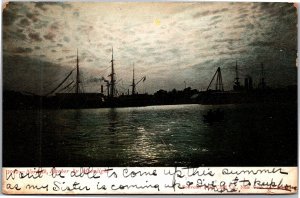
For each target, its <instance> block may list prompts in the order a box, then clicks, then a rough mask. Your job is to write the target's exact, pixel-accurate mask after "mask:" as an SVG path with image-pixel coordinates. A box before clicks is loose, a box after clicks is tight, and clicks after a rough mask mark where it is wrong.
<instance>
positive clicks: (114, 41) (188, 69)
mask: <svg viewBox="0 0 300 198" xmlns="http://www.w3.org/2000/svg"><path fill="white" fill-rule="evenodd" d="M296 25H297V10H296V8H295V7H294V6H293V4H288V3H208V2H206V3H195V2H193V3H133V2H131V3H108V2H106V3H99V2H93V3H79V2H76V3H75V2H72V3H70V2H69V3H42V2H37V3H35V2H26V3H24V2H14V3H9V4H8V5H7V7H6V8H5V10H4V12H3V79H4V81H3V84H4V89H10V90H17V91H28V92H34V93H37V94H45V93H47V92H49V91H51V89H53V88H54V87H55V86H57V85H58V84H59V82H60V81H61V80H62V79H63V78H64V77H65V76H66V75H67V74H68V72H69V71H71V69H72V68H74V67H75V65H76V49H77V48H78V50H79V59H80V69H81V71H82V72H81V74H82V76H81V78H82V81H83V84H84V87H85V91H86V92H94V91H99V90H100V84H101V83H103V82H100V79H101V77H102V76H104V77H107V75H108V74H109V70H108V69H107V68H108V66H109V65H110V59H111V47H112V46H113V48H114V58H115V60H116V62H115V63H116V65H115V69H116V74H117V81H118V84H119V85H118V86H119V87H118V90H119V92H120V93H121V92H127V91H126V90H127V89H128V88H129V84H130V83H131V78H132V77H131V76H132V73H131V72H132V64H133V63H134V64H135V69H136V80H138V79H140V78H142V77H143V76H146V77H147V80H146V81H145V82H144V83H140V85H139V86H138V88H137V90H138V91H139V92H144V91H145V90H146V91H147V92H148V93H153V92H155V91H157V90H159V89H165V90H171V89H173V88H176V89H183V88H184V81H186V83H187V86H191V87H192V88H195V89H199V90H200V89H205V88H206V87H207V85H208V84H209V81H210V79H211V78H212V76H213V74H214V72H215V70H216V69H217V67H221V70H222V75H223V81H224V85H225V89H227V90H228V89H231V88H232V82H233V79H234V75H235V73H234V67H235V61H236V60H237V61H238V64H239V69H240V76H241V78H243V77H245V76H247V75H250V76H252V78H253V79H254V83H256V84H257V83H258V78H259V74H260V63H261V62H263V63H264V65H265V69H266V79H267V83H268V84H269V85H270V86H273V87H275V86H286V85H291V84H296V79H297V74H296V73H297V71H296V58H297V26H296ZM73 78H75V77H73Z"/></svg>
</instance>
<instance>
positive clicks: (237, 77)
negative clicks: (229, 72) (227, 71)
mask: <svg viewBox="0 0 300 198" xmlns="http://www.w3.org/2000/svg"><path fill="white" fill-rule="evenodd" d="M239 80H240V78H239V70H238V64H237V61H236V62H235V80H234V85H233V90H240V89H241V84H240V81H239Z"/></svg>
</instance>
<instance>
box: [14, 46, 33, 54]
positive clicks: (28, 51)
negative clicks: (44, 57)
mask: <svg viewBox="0 0 300 198" xmlns="http://www.w3.org/2000/svg"><path fill="white" fill-rule="evenodd" d="M32 51H33V50H32V49H31V48H29V47H26V48H24V47H18V48H16V49H15V50H14V52H15V53H31V52H32Z"/></svg>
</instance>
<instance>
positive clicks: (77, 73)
mask: <svg viewBox="0 0 300 198" xmlns="http://www.w3.org/2000/svg"><path fill="white" fill-rule="evenodd" d="M76 63H77V64H76V94H78V93H79V59H78V49H77V61H76Z"/></svg>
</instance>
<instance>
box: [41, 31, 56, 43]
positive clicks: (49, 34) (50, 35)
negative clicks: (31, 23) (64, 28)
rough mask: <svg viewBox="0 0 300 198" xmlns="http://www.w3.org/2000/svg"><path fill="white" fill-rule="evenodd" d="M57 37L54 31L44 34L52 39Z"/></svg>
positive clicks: (46, 37)
mask: <svg viewBox="0 0 300 198" xmlns="http://www.w3.org/2000/svg"><path fill="white" fill-rule="evenodd" d="M55 37H56V35H55V34H54V33H52V32H48V34H45V35H44V38H45V39H47V40H50V41H54V38H55Z"/></svg>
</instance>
